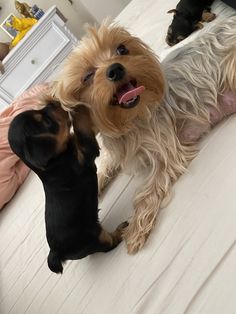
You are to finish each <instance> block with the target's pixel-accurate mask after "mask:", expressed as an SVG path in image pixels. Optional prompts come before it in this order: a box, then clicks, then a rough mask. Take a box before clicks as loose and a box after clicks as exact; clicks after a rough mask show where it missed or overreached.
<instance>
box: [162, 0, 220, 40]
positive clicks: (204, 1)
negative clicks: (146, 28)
mask: <svg viewBox="0 0 236 314" xmlns="http://www.w3.org/2000/svg"><path fill="white" fill-rule="evenodd" d="M213 1H214V0H181V1H180V2H179V3H178V4H177V6H176V9H174V10H170V11H168V13H172V12H173V13H174V17H173V20H172V23H171V25H170V26H169V28H168V33H167V37H166V42H167V43H168V45H170V46H173V45H175V44H177V43H178V42H180V41H181V40H183V39H184V38H186V37H187V36H189V35H190V34H191V33H192V32H194V31H195V30H196V29H198V26H197V23H198V22H200V21H201V20H202V14H203V11H204V10H207V11H208V12H210V11H211V8H210V6H211V4H212V3H213Z"/></svg>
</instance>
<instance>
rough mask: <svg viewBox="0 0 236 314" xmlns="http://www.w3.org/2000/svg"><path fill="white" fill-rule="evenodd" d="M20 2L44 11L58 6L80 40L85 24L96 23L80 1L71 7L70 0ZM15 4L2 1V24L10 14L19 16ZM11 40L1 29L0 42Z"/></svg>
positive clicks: (29, 0)
mask: <svg viewBox="0 0 236 314" xmlns="http://www.w3.org/2000/svg"><path fill="white" fill-rule="evenodd" d="M20 2H27V3H28V4H29V5H30V6H32V5H33V4H37V6H38V7H40V8H41V9H43V10H44V11H46V10H47V9H48V8H50V7H51V6H52V5H56V6H57V7H58V8H59V10H60V11H61V12H62V13H63V15H64V16H65V17H66V18H67V19H68V22H67V25H68V27H69V28H70V29H71V31H72V32H73V33H74V34H75V35H76V36H77V37H78V38H80V37H81V36H82V35H83V33H84V31H83V26H84V24H85V23H92V24H94V23H95V18H94V17H93V16H92V14H90V13H89V12H88V10H87V9H86V8H85V7H84V5H83V4H82V3H80V1H74V3H73V5H71V4H70V2H69V1H68V0H56V1H55V0H21V1H20ZM14 3H15V1H14V0H10V1H9V0H8V1H6V0H2V1H0V6H2V10H1V11H0V20H1V23H2V21H3V20H4V19H5V18H6V17H7V16H8V15H9V14H10V13H14V14H16V15H17V16H19V14H18V12H17V11H16V9H15V4H14ZM10 40H11V38H10V37H9V36H8V35H7V34H5V32H4V31H3V30H2V29H0V41H1V42H9V41H10Z"/></svg>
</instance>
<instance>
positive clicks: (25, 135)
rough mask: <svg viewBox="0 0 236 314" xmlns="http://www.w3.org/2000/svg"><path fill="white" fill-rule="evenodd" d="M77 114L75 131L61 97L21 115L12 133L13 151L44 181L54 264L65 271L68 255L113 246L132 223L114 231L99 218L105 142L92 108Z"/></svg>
mask: <svg viewBox="0 0 236 314" xmlns="http://www.w3.org/2000/svg"><path fill="white" fill-rule="evenodd" d="M73 115H74V116H76V119H73ZM73 115H72V121H73V122H72V124H73V128H74V134H73V135H72V134H71V133H70V128H71V122H70V121H71V120H70V118H69V115H68V113H67V112H66V111H64V110H63V109H62V108H61V105H60V104H59V103H58V102H55V101H53V102H49V103H48V104H47V105H46V106H45V107H44V108H43V109H41V110H29V111H25V112H23V113H21V114H19V115H18V116H16V117H15V118H14V119H13V121H12V123H11V125H10V128H9V133H8V139H9V144H10V147H11V149H12V150H13V152H14V153H15V154H16V155H18V156H19V157H20V159H22V160H23V162H24V163H25V164H26V165H27V166H28V167H29V168H31V169H32V170H33V171H34V172H35V173H36V174H37V175H38V176H39V178H40V179H41V181H42V183H43V187H44V191H45V202H46V204H45V222H46V236H47V241H48V244H49V247H50V252H49V255H48V266H49V268H50V270H51V271H53V272H55V273H62V272H63V266H62V262H63V261H65V260H68V259H71V260H74V259H80V258H83V257H86V256H87V255H90V254H92V253H95V252H108V251H110V250H112V249H113V248H115V247H116V246H117V245H118V244H119V243H120V242H121V240H122V231H123V229H124V228H125V227H126V226H127V222H124V223H122V224H120V225H119V226H118V227H117V229H116V230H115V231H114V232H112V233H109V232H107V231H106V230H104V229H103V228H102V226H101V225H100V223H99V220H98V185H97V172H96V165H95V158H96V157H97V156H98V155H99V147H98V144H97V141H96V138H95V135H94V132H93V128H92V125H91V120H90V117H89V113H88V110H87V108H86V107H84V106H80V107H78V109H76V112H74V114H73Z"/></svg>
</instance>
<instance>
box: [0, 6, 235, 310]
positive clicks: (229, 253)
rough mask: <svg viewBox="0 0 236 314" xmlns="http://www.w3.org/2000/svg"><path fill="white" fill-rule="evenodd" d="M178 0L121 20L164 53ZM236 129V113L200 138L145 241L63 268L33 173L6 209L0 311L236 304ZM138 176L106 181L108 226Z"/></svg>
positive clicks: (1, 222) (225, 11)
mask: <svg viewBox="0 0 236 314" xmlns="http://www.w3.org/2000/svg"><path fill="white" fill-rule="evenodd" d="M176 3H177V0H169V1H165V0H148V1H147V0H133V1H132V2H131V3H130V4H129V5H128V6H127V7H126V8H125V9H124V11H123V12H122V13H121V14H120V15H119V16H118V17H117V21H119V22H120V23H121V24H122V25H124V26H126V27H128V28H129V30H130V31H131V32H132V33H134V34H136V35H138V36H140V37H141V38H142V39H143V40H144V41H146V42H147V43H148V44H149V45H151V46H152V48H153V49H154V50H155V51H156V52H157V53H158V54H159V55H160V57H161V59H162V58H163V57H165V56H166V55H167V53H168V52H170V51H172V50H174V49H175V48H168V47H167V45H166V44H165V41H164V38H165V35H166V30H167V26H168V25H169V23H170V21H171V18H172V16H171V15H168V14H166V12H167V11H168V10H169V9H172V8H174V7H175V6H176ZM213 11H214V12H216V13H217V15H218V16H217V20H219V19H221V18H225V17H227V16H228V15H229V14H232V12H233V11H232V9H229V8H228V7H226V5H224V4H223V3H221V2H220V1H216V2H215V4H214V5H213ZM217 20H216V21H217ZM216 21H214V22H212V23H215V22H216ZM212 23H211V24H212ZM203 31H204V29H203V30H202V31H199V32H198V33H196V34H194V35H192V36H190V38H189V39H188V40H192V39H194V37H195V36H199V35H200V34H201V32H203ZM188 40H187V41H188ZM187 41H184V42H183V43H181V44H180V45H178V46H181V45H184V44H185V43H186V42H187ZM178 46H176V48H177V47H178ZM235 134H236V117H234V116H232V117H230V118H229V119H228V120H226V121H224V122H223V123H221V124H220V125H219V126H217V127H216V128H215V129H214V130H213V131H212V132H211V134H210V135H208V136H207V137H206V138H205V139H204V140H203V141H202V143H201V146H202V149H201V151H200V153H199V154H198V156H197V157H196V158H195V159H194V160H193V162H192V163H191V165H190V166H189V171H188V172H187V173H186V174H185V175H183V176H182V177H181V178H180V179H179V180H178V182H177V183H176V184H175V186H174V198H173V200H172V201H171V203H170V204H169V206H168V207H167V208H165V209H163V210H162V211H161V213H160V215H159V219H158V223H157V225H156V228H155V229H154V230H153V232H152V234H151V236H150V238H149V239H148V241H147V244H146V246H145V247H144V249H143V250H141V251H140V252H139V253H138V254H136V255H134V256H129V255H127V254H126V250H125V245H124V243H122V244H121V245H120V246H119V247H118V248H117V249H115V250H114V251H112V252H110V253H107V254H95V255H93V256H90V257H88V258H86V259H83V260H80V261H73V262H71V261H70V262H67V264H66V266H65V268H64V273H63V275H62V276H61V275H55V274H53V273H51V272H50V271H49V269H48V267H47V263H46V258H47V254H48V246H47V242H46V238H45V227H44V194H43V189H42V185H41V182H40V181H39V179H38V178H37V177H36V175H35V174H33V173H31V174H30V175H29V177H28V178H27V180H26V182H25V183H24V185H23V186H22V187H21V188H20V190H19V191H18V193H17V194H16V196H15V197H14V199H13V200H12V201H11V202H10V203H9V204H8V205H7V206H6V208H5V209H4V210H3V211H2V212H1V213H0V313H1V314H5V313H16V314H19V313H32V314H35V313H43V314H52V313H66V314H74V313H89V314H94V313H98V314H116V313H117V314H125V313H127V314H128V313H140V314H147V313H148V314H149V313H150V314H151V313H153V314H158V313H161V314H162V313H169V314H178V313H204V314H205V313H209V314H212V313H214V314H217V313H219V314H222V313H227V314H231V313H232V314H234V313H236V298H235V291H236V247H235V240H236V227H235V225H236V224H235V222H236V198H235V182H236V158H235V155H236V135H235ZM140 180H142V179H141V178H140V179H133V178H130V177H128V176H125V175H120V176H119V177H118V178H117V179H116V180H115V181H114V182H113V183H112V184H111V186H110V187H109V189H108V190H107V192H106V194H105V195H104V197H103V199H102V200H101V204H100V208H102V211H101V212H100V213H101V220H102V221H103V222H104V225H105V226H106V227H107V229H108V230H112V229H113V228H114V227H115V226H116V225H117V224H118V223H119V222H121V221H123V220H125V219H126V218H127V217H129V215H131V214H132V197H133V194H134V190H135V186H137V184H138V181H140Z"/></svg>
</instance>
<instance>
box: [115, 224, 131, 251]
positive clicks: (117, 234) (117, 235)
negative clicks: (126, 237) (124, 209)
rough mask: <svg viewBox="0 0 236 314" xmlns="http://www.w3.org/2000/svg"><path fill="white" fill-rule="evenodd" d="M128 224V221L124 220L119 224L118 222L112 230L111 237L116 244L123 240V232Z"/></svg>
mask: <svg viewBox="0 0 236 314" xmlns="http://www.w3.org/2000/svg"><path fill="white" fill-rule="evenodd" d="M128 225H129V223H128V221H124V222H122V223H121V224H119V225H118V227H117V228H116V230H115V231H114V232H113V234H112V238H113V241H114V243H116V245H118V244H119V243H120V242H121V241H122V240H123V232H124V230H125V229H126V228H127V227H128Z"/></svg>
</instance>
